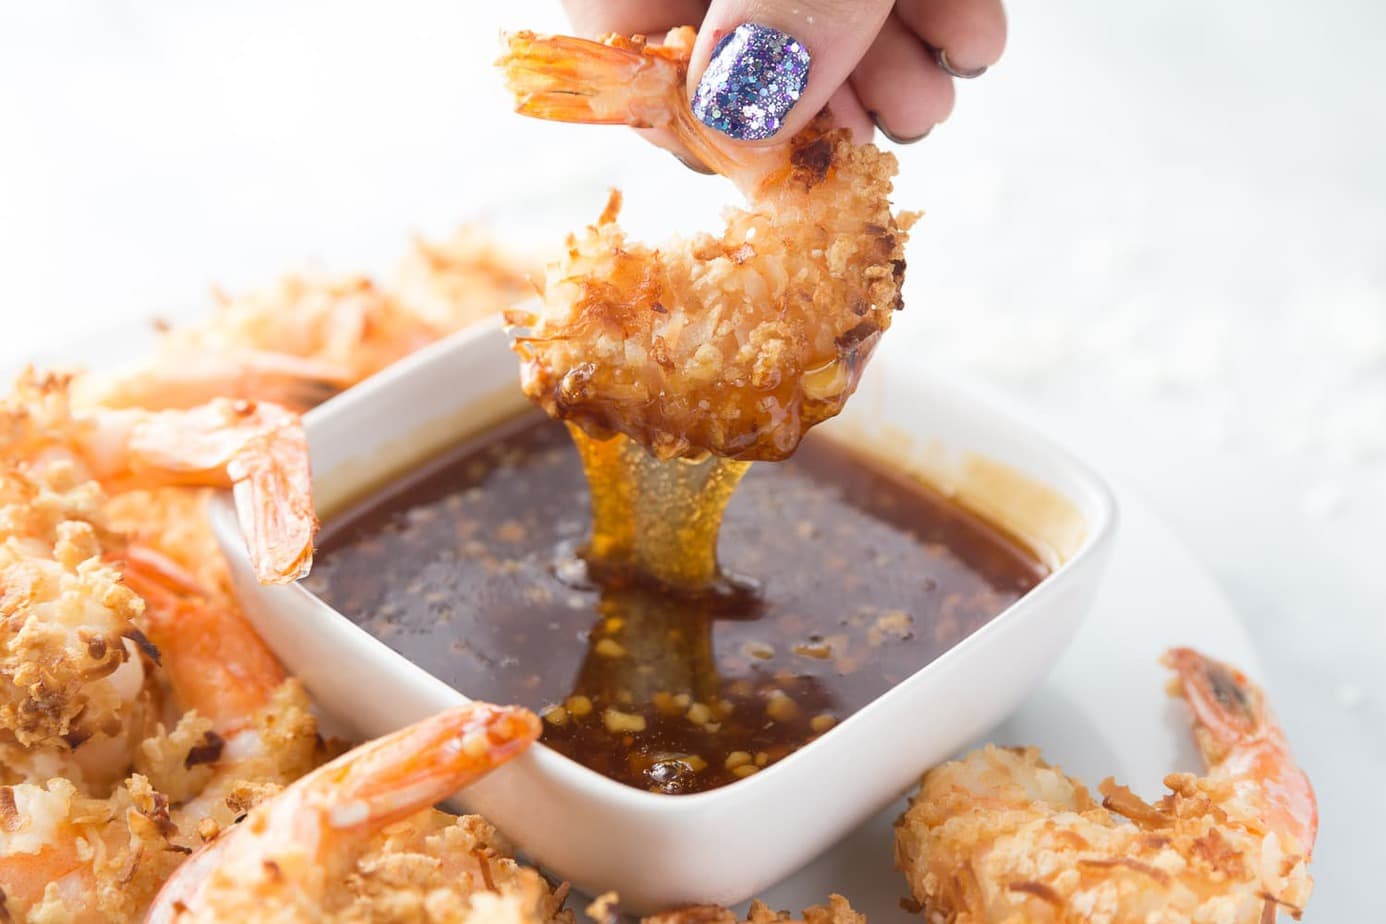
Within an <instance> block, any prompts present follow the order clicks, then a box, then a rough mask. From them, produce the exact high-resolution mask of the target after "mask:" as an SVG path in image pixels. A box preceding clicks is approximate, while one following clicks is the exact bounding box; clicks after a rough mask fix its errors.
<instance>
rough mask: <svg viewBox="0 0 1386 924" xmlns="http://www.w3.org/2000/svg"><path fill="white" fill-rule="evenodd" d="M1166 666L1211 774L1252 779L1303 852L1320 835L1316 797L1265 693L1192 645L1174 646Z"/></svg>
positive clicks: (1279, 824) (1275, 818)
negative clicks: (1294, 759)
mask: <svg viewBox="0 0 1386 924" xmlns="http://www.w3.org/2000/svg"><path fill="white" fill-rule="evenodd" d="M1162 661H1163V663H1164V665H1165V666H1166V667H1168V668H1170V669H1171V670H1173V671H1174V674H1175V677H1174V684H1173V691H1174V693H1175V695H1177V696H1180V697H1181V698H1183V699H1184V700H1185V701H1186V702H1187V703H1188V704H1189V711H1190V713H1191V714H1192V719H1193V731H1194V738H1195V740H1196V741H1197V742H1198V749H1199V752H1200V753H1201V754H1202V755H1203V759H1204V761H1205V762H1206V763H1207V765H1208V769H1209V771H1210V774H1211V775H1212V776H1215V777H1224V778H1230V779H1251V780H1254V781H1255V783H1256V784H1257V786H1258V787H1260V788H1262V789H1263V790H1264V791H1265V793H1266V797H1267V800H1268V802H1269V803H1270V804H1269V806H1268V812H1269V814H1270V815H1271V816H1272V821H1273V823H1274V824H1275V826H1276V827H1277V828H1279V829H1281V830H1284V831H1285V832H1286V833H1289V834H1292V835H1293V836H1294V837H1295V838H1296V839H1297V840H1298V841H1299V843H1300V844H1301V846H1303V848H1304V850H1305V851H1306V852H1308V851H1310V850H1312V848H1313V845H1314V839H1315V837H1316V836H1317V834H1318V824H1319V815H1318V801H1317V799H1316V797H1315V795H1314V789H1313V786H1312V785H1311V784H1310V783H1309V777H1308V776H1307V775H1306V774H1305V772H1304V771H1303V770H1301V769H1300V768H1299V767H1298V766H1297V765H1296V764H1295V763H1294V761H1293V759H1292V757H1291V755H1290V747H1289V743H1288V741H1287V740H1286V737H1285V731H1284V729H1283V728H1281V726H1280V723H1279V721H1278V720H1277V719H1276V717H1275V714H1274V713H1273V712H1272V711H1271V708H1270V705H1269V703H1268V702H1267V701H1266V695H1265V693H1264V692H1263V691H1262V690H1261V688H1260V687H1258V686H1257V685H1256V684H1255V683H1254V682H1252V680H1251V679H1250V678H1248V677H1247V676H1246V675H1245V674H1243V673H1242V672H1241V671H1239V670H1237V669H1236V668H1235V667H1233V666H1231V665H1230V664H1224V663H1223V662H1221V661H1217V660H1214V659H1213V658H1210V657H1208V656H1206V655H1204V654H1202V653H1200V652H1198V651H1195V650H1194V649H1192V648H1173V649H1170V650H1169V651H1168V652H1166V653H1165V656H1164V658H1163V659H1162Z"/></svg>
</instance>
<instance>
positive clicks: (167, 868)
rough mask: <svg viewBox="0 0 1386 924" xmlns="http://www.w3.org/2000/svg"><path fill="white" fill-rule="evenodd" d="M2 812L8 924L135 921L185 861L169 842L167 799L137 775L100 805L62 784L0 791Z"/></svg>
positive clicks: (0, 860)
mask: <svg viewBox="0 0 1386 924" xmlns="http://www.w3.org/2000/svg"><path fill="white" fill-rule="evenodd" d="M0 806H3V807H4V813H5V819H4V834H3V835H0V837H3V841H4V844H3V848H4V849H3V851H0V854H3V855H2V856H0V878H3V880H4V883H5V886H6V888H5V894H4V896H3V902H4V904H3V908H4V911H5V913H6V915H7V917H6V920H16V921H30V922H36V924H41V922H52V924H59V922H61V924H69V922H83V921H92V922H96V921H109V922H123V921H135V920H138V919H139V917H140V916H141V915H142V914H143V911H144V908H145V906H146V905H147V904H148V903H149V901H150V900H151V899H152V898H153V896H154V893H155V892H157V891H158V888H159V885H160V884H161V883H162V882H163V881H164V880H165V879H166V878H168V876H169V874H170V873H172V871H173V869H174V868H175V867H176V866H177V865H178V864H179V863H180V862H182V859H183V857H184V856H185V855H186V850H185V849H184V848H182V847H180V846H179V845H178V844H177V843H176V842H175V839H174V835H176V833H177V832H176V829H175V828H174V826H173V825H172V823H171V822H170V821H169V817H168V799H167V798H165V797H164V796H163V795H162V794H161V793H159V792H157V791H156V790H154V789H153V787H151V786H150V785H149V781H148V780H146V779H144V778H143V777H141V776H138V775H135V776H132V777H130V779H129V780H127V781H126V782H125V783H124V784H122V785H121V786H120V787H118V788H117V789H116V791H115V792H114V793H113V794H112V795H111V796H110V797H109V798H105V799H92V798H88V797H84V796H82V795H80V794H79V793H78V792H77V791H76V789H75V787H73V786H72V784H71V783H69V782H68V781H66V780H60V779H56V780H52V781H50V782H48V783H47V784H46V785H43V786H40V785H36V784H21V785H19V786H14V787H3V788H0ZM39 845H45V846H47V848H48V849H47V851H44V852H40V851H39V850H38V849H37V848H38V846H39ZM54 845H56V846H54Z"/></svg>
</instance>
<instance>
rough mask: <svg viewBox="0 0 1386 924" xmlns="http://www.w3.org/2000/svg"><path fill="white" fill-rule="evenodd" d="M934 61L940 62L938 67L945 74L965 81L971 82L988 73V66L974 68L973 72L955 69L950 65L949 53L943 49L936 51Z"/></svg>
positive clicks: (936, 49)
mask: <svg viewBox="0 0 1386 924" xmlns="http://www.w3.org/2000/svg"><path fill="white" fill-rule="evenodd" d="M934 60H935V61H937V62H938V66H939V67H940V68H942V69H943V72H944V73H945V74H952V75H953V76H954V77H960V78H962V79H963V80H971V79H973V78H974V77H980V76H982V75H983V74H985V73H986V72H987V66H986V65H985V64H983V65H982V66H981V67H974V68H973V69H972V70H963V69H960V68H956V67H954V66H953V65H951V64H949V63H948V52H946V51H944V50H943V49H942V48H935V49H934Z"/></svg>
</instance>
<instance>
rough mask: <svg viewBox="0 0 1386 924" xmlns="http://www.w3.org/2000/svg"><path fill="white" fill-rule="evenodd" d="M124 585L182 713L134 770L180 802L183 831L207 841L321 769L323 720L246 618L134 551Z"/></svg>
mask: <svg viewBox="0 0 1386 924" xmlns="http://www.w3.org/2000/svg"><path fill="white" fill-rule="evenodd" d="M125 581H126V583H127V584H128V585H129V586H131V587H132V588H134V589H135V590H136V591H137V592H138V593H139V594H140V596H141V598H142V599H143V600H144V602H145V611H144V616H143V620H142V622H143V625H144V627H145V632H146V634H147V635H148V638H149V640H150V642H151V643H153V644H154V645H155V646H156V647H157V648H158V650H159V652H160V655H161V664H162V668H163V670H162V676H163V678H164V679H166V680H167V681H168V684H169V687H170V688H171V691H172V698H173V704H174V706H175V707H176V708H177V710H178V711H179V712H180V714H181V718H180V719H179V721H178V723H177V725H176V726H175V728H174V730H173V731H172V732H171V733H170V734H168V735H167V736H164V737H163V738H158V739H151V740H149V741H146V742H144V743H143V745H142V749H141V752H140V754H139V755H138V756H137V757H136V760H135V767H136V769H138V770H139V771H141V772H142V773H145V774H146V775H147V776H149V777H150V779H151V780H153V781H154V783H155V785H156V786H158V788H159V789H160V790H161V791H163V792H165V793H167V794H168V795H169V796H170V798H171V799H172V800H173V801H174V803H175V806H176V807H175V810H174V820H175V821H176V822H177V823H178V824H179V826H180V827H181V828H182V829H183V830H185V831H197V832H198V834H199V836H201V837H203V838H210V837H211V836H213V835H214V834H215V833H216V832H217V831H218V830H219V829H220V827H221V826H223V825H226V824H228V823H230V821H231V820H232V819H234V818H235V817H237V816H239V815H242V814H244V813H245V811H246V809H247V808H248V806H249V804H252V803H253V802H254V801H256V800H257V799H258V798H261V797H263V796H264V795H265V794H266V793H270V792H274V791H277V790H278V788H279V787H282V786H284V785H286V784H287V783H289V782H291V781H292V780H295V779H297V778H298V777H300V776H302V775H303V774H304V773H307V772H308V771H309V770H311V769H312V768H313V767H315V766H317V764H318V763H320V762H321V758H322V757H323V756H324V753H323V742H322V740H321V739H320V737H319V736H318V729H317V722H316V720H315V719H314V718H313V716H312V714H311V713H310V712H309V711H308V699H307V696H306V694H305V693H304V691H303V688H302V686H301V685H300V684H299V683H298V682H297V681H295V680H293V679H291V678H289V677H288V675H287V674H286V673H285V671H284V668H283V666H282V665H281V664H280V663H279V660H278V659H277V658H275V656H274V653H273V652H271V651H270V650H269V648H268V646H266V645H265V643H264V641H263V640H262V639H261V638H260V636H259V635H258V634H257V633H256V632H255V630H254V629H253V628H252V627H251V625H250V623H249V622H248V621H247V620H246V618H245V616H244V615H243V614H242V613H241V612H240V611H239V609H237V608H236V606H235V605H234V604H233V603H231V602H229V601H225V600H222V599H220V597H218V596H217V595H216V594H214V593H211V592H209V591H208V590H207V589H206V588H204V587H203V586H201V585H200V584H199V583H198V582H197V578H196V576H195V575H193V574H191V573H189V572H187V571H184V570H183V569H182V568H181V567H180V566H179V565H178V564H177V563H176V562H173V561H172V560H170V559H168V558H166V557H164V556H162V555H160V554H159V553H157V552H154V551H152V550H149V549H145V548H140V547H135V548H131V549H129V550H127V552H126V556H125Z"/></svg>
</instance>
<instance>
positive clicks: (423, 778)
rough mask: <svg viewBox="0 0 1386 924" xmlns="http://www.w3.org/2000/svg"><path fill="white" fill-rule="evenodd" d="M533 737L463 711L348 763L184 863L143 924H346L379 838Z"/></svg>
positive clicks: (341, 761) (494, 711)
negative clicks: (357, 880)
mask: <svg viewBox="0 0 1386 924" xmlns="http://www.w3.org/2000/svg"><path fill="white" fill-rule="evenodd" d="M540 730H541V729H540V723H539V719H538V717H537V716H535V715H534V714H533V713H531V712H528V711H527V710H524V709H519V708H507V707H497V706H491V705H487V704H485V703H468V704H466V705H463V706H458V707H456V708H453V709H449V710H447V711H445V712H442V713H439V714H438V715H435V716H433V717H431V718H428V719H425V720H423V721H422V722H419V723H417V724H415V725H412V726H410V727H409V728H406V729H404V730H402V731H399V732H396V733H394V734H392V735H387V736H385V737H384V738H379V739H376V740H375V741H372V742H368V743H367V744H364V745H362V746H361V747H359V748H357V749H355V750H353V751H349V752H348V753H346V754H345V755H343V756H342V757H340V758H338V759H337V760H335V761H333V762H332V763H330V764H326V765H324V766H323V767H320V768H318V769H317V770H315V771H313V772H312V773H310V774H308V775H307V776H305V777H303V778H302V779H300V780H298V781H297V782H295V783H293V784H292V785H290V786H288V787H287V788H285V789H284V791H283V792H281V793H280V794H279V795H277V796H275V797H273V798H271V799H269V800H267V801H265V802H263V803H261V804H260V805H259V806H258V807H257V808H255V809H254V810H253V811H252V812H251V813H250V815H249V816H248V817H247V818H246V819H245V821H243V822H241V823H240V824H238V825H236V826H235V827H233V828H231V829H229V830H227V831H226V832H225V833H223V834H222V835H221V836H220V837H218V838H217V839H216V840H215V841H213V842H212V843H211V844H209V845H207V846H206V847H205V848H203V849H202V850H201V851H200V852H199V853H198V854H196V855H195V856H194V857H192V858H191V859H190V860H188V862H187V863H185V864H184V865H183V866H181V867H180V868H179V869H178V871H177V872H176V873H175V874H174V875H173V876H172V878H170V879H169V881H168V882H167V883H166V884H165V886H164V888H163V889H162V890H161V891H160V893H159V896H158V898H157V899H156V900H155V902H154V904H153V906H152V907H151V908H150V912H149V918H148V920H149V922H150V924H162V922H171V921H224V920H234V919H237V918H241V919H253V920H258V921H299V920H305V921H306V920H324V919H328V920H330V919H333V917H334V916H336V915H337V914H338V913H341V912H347V913H348V914H347V915H346V916H347V917H348V919H349V918H350V914H349V912H350V909H351V908H352V906H353V904H354V903H355V900H356V899H357V898H358V897H359V892H355V893H354V891H353V887H352V885H351V883H352V882H353V877H355V876H359V875H360V867H359V864H360V862H361V860H362V858H363V857H364V856H366V855H368V852H369V850H370V848H371V847H372V845H373V844H374V843H375V841H376V838H377V836H378V835H380V834H381V833H382V832H384V831H385V830H386V829H387V828H389V827H390V826H391V825H393V824H395V823H398V822H403V821H405V820H406V819H410V818H411V817H415V816H418V815H419V813H420V812H425V811H427V812H431V811H432V810H431V809H430V808H429V807H430V806H431V805H432V804H433V803H435V802H437V801H439V800H441V799H443V798H446V797H447V796H449V795H451V794H452V793H453V792H455V791H456V790H457V789H460V788H462V787H464V786H466V785H468V784H469V783H471V782H472V781H474V780H476V779H477V778H478V777H480V776H482V775H484V774H486V773H488V772H490V771H491V770H492V769H494V768H496V767H498V766H500V765H501V764H503V763H505V762H506V761H508V760H510V759H511V758H512V757H514V756H516V755H517V754H519V753H520V752H521V751H523V750H524V749H525V748H526V747H527V746H528V745H529V744H530V743H531V742H532V741H534V740H535V739H537V738H538V737H539V732H540ZM458 859H459V860H462V861H465V859H466V858H458ZM466 878H467V882H468V887H469V889H477V890H480V889H484V887H485V878H484V873H477V874H476V875H475V878H473V877H472V875H470V874H468V875H467V877H466ZM483 900H485V901H489V900H490V899H483Z"/></svg>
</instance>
